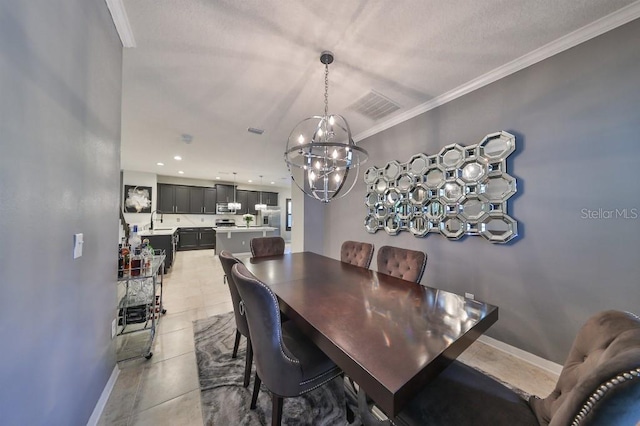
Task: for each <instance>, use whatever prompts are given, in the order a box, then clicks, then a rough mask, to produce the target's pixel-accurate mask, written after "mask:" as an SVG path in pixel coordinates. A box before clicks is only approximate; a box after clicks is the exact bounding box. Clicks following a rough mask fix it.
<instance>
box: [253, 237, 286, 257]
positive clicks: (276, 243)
mask: <svg viewBox="0 0 640 426" xmlns="http://www.w3.org/2000/svg"><path fill="white" fill-rule="evenodd" d="M249 245H250V246H251V256H252V257H266V256H277V255H279V254H284V239H282V237H260V238H252V239H251V241H250V242H249Z"/></svg>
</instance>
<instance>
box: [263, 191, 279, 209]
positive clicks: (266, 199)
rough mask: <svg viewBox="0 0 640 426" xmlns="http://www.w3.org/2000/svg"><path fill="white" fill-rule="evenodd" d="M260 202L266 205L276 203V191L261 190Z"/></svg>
mask: <svg viewBox="0 0 640 426" xmlns="http://www.w3.org/2000/svg"><path fill="white" fill-rule="evenodd" d="M262 202H263V203H264V204H266V205H268V206H277V205H278V193H277V192H263V193H262Z"/></svg>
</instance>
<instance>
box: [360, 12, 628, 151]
mask: <svg viewBox="0 0 640 426" xmlns="http://www.w3.org/2000/svg"><path fill="white" fill-rule="evenodd" d="M638 18H640V0H638V1H636V2H633V3H631V4H630V5H628V6H625V7H623V8H621V9H618V10H617V11H615V12H613V13H611V14H609V15H607V16H604V17H602V18H600V19H598V20H596V21H593V22H592V23H590V24H587V25H585V26H584V27H582V28H579V29H577V30H575V31H573V32H571V33H569V34H567V35H565V36H563V37H560V38H558V39H556V40H554V41H552V42H550V43H547V44H545V45H544V46H542V47H540V48H538V49H536V50H533V51H531V52H529V53H527V54H526V55H523V56H521V57H519V58H517V59H514V60H513V61H511V62H508V63H506V64H504V65H502V66H500V67H498V68H495V69H494V70H492V71H489V72H488V73H486V74H484V75H481V76H480V77H478V78H475V79H473V80H471V81H468V82H467V83H465V84H463V85H461V86H458V87H456V88H455V89H452V90H450V91H448V92H446V93H443V94H442V95H439V96H436V97H435V98H433V99H430V100H428V101H427V102H425V103H423V104H420V105H418V106H416V107H414V108H411V109H410V110H408V111H405V112H403V113H402V114H398V115H396V116H394V117H392V118H390V119H389V120H386V121H383V122H382V123H379V124H376V125H375V126H373V127H371V128H369V129H368V130H365V131H364V132H361V133H358V134H357V135H356V136H355V137H354V138H353V139H354V140H355V141H356V142H359V141H361V140H363V139H365V138H368V137H370V136H373V135H375V134H377V133H380V132H382V131H383V130H387V129H389V128H390V127H393V126H395V125H398V124H400V123H403V122H405V121H407V120H409V119H411V118H413V117H416V116H418V115H420V114H422V113H425V112H427V111H430V110H432V109H434V108H437V107H439V106H441V105H444V104H446V103H447V102H451V101H453V100H454V99H457V98H459V97H461V96H464V95H466V94H468V93H470V92H473V91H474V90H477V89H480V88H481V87H484V86H486V85H488V84H491V83H493V82H495V81H498V80H500V79H502V78H504V77H507V76H508V75H511V74H513V73H515V72H517V71H520V70H522V69H524V68H527V67H529V66H531V65H533V64H535V63H538V62H540V61H543V60H545V59H547V58H550V57H551V56H554V55H557V54H558V53H561V52H564V51H565V50H568V49H571V48H572V47H575V46H577V45H579V44H581V43H584V42H585V41H588V40H591V39H592V38H595V37H597V36H599V35H601V34H604V33H606V32H608V31H611V30H613V29H615V28H618V27H620V26H622V25H624V24H626V23H628V22H631V21H633V20H634V19H638Z"/></svg>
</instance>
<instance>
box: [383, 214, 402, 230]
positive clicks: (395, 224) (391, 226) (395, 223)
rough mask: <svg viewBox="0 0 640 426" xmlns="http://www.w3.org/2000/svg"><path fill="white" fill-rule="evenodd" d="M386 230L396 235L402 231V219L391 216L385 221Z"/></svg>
mask: <svg viewBox="0 0 640 426" xmlns="http://www.w3.org/2000/svg"><path fill="white" fill-rule="evenodd" d="M384 230H385V231H387V234H389V235H396V234H397V233H398V231H400V219H398V218H397V217H393V216H390V217H388V218H386V219H385V221H384Z"/></svg>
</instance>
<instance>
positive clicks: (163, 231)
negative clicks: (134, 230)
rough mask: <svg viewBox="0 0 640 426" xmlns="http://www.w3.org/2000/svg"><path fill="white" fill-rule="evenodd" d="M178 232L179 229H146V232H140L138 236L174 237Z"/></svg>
mask: <svg viewBox="0 0 640 426" xmlns="http://www.w3.org/2000/svg"><path fill="white" fill-rule="evenodd" d="M177 230H178V228H160V229H154V230H151V229H146V230H144V231H139V232H138V235H140V236H141V237H148V236H149V235H172V234H173V233H174V232H176V231H177Z"/></svg>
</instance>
